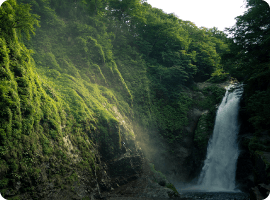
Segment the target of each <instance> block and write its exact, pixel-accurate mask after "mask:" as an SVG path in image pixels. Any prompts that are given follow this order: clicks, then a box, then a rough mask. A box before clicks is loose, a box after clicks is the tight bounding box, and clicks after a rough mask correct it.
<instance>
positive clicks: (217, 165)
mask: <svg viewBox="0 0 270 200" xmlns="http://www.w3.org/2000/svg"><path fill="white" fill-rule="evenodd" d="M234 87H235V86H234V85H230V86H229V87H228V88H226V94H225V96H224V97H223V99H222V102H221V104H220V106H219V107H218V111H217V114H216V120H215V126H214V131H213V135H212V138H211V139H210V140H209V143H208V147H207V156H206V159H205V161H204V166H203V168H202V172H201V174H200V177H199V180H198V185H199V187H200V188H201V189H202V190H207V191H235V171H236V162H237V158H238V155H239V150H238V144H237V134H238V130H239V125H238V109H239V101H240V97H241V95H242V90H243V89H242V85H240V86H239V85H238V86H237V87H235V88H234ZM233 88H234V91H233V92H230V91H229V90H230V89H233Z"/></svg>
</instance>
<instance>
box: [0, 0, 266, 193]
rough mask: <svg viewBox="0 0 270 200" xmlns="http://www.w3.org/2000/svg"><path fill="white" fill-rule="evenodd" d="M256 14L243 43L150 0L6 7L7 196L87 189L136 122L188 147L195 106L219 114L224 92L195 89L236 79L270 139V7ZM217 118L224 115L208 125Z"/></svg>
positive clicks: (2, 20)
mask: <svg viewBox="0 0 270 200" xmlns="http://www.w3.org/2000/svg"><path fill="white" fill-rule="evenodd" d="M248 6H249V10H248V12H246V13H245V14H244V15H243V16H240V17H238V22H237V24H236V25H235V27H234V28H232V29H231V33H232V34H233V35H234V39H233V40H232V39H228V38H227V36H226V35H225V34H224V33H223V32H221V31H218V30H217V29H216V28H211V29H207V28H203V27H201V28H198V27H196V25H195V24H193V23H192V22H189V21H183V20H181V19H178V18H177V17H176V16H174V15H173V14H166V13H164V12H163V11H162V10H160V9H157V8H152V7H151V5H149V4H147V2H145V1H140V0H122V1H118V0H18V3H16V1H15V0H8V1H6V2H5V3H4V4H3V5H2V6H1V8H0V25H1V27H0V28H1V32H0V46H1V48H0V65H1V66H0V67H1V68H0V70H1V72H0V79H1V80H0V81H1V82H0V98H1V99H0V105H1V109H2V111H1V113H0V118H1V119H0V137H1V138H0V176H1V181H0V189H1V193H2V194H4V195H6V196H8V197H15V196H16V195H17V194H19V193H23V192H29V193H31V195H32V196H33V197H34V196H35V194H34V193H35V191H36V190H35V185H37V184H41V183H43V182H44V178H42V177H41V176H40V174H42V173H43V171H45V173H46V174H48V176H47V177H46V181H48V182H54V183H55V185H56V186H57V187H64V185H68V184H69V183H71V182H72V181H74V180H76V177H77V173H78V172H79V170H85V171H87V172H88V173H90V174H92V175H93V173H92V172H93V171H94V170H96V167H95V162H96V160H95V159H96V158H95V153H96V150H97V149H98V150H99V151H100V152H102V154H103V159H104V160H106V159H111V158H115V157H117V155H119V152H120V151H121V142H122V140H123V139H124V138H125V137H131V138H132V137H134V133H133V131H132V128H131V127H132V126H131V122H130V121H131V120H132V121H133V122H134V123H133V129H134V130H140V131H143V132H153V130H154V131H156V132H157V133H159V134H156V135H159V136H160V137H163V138H165V140H166V141H167V142H168V143H170V144H172V143H175V142H176V141H179V140H181V135H182V134H183V130H184V127H185V126H186V125H187V124H188V117H187V113H188V111H189V109H190V108H191V107H192V106H194V105H195V106H196V105H197V104H198V106H199V107H200V108H202V109H210V107H211V106H210V105H213V104H217V103H218V102H219V101H220V99H219V98H220V96H221V93H222V92H224V91H223V90H220V89H218V88H216V87H211V88H208V89H205V90H204V91H202V92H203V93H205V94H207V93H209V92H210V91H211V92H213V93H214V95H213V96H211V97H207V98H206V99H205V100H204V101H202V102H200V103H198V102H194V100H193V99H192V95H190V94H189V91H191V90H192V88H193V86H194V83H195V82H203V81H206V80H208V81H210V82H214V83H216V82H221V81H224V80H226V79H228V77H229V73H230V74H232V75H233V76H235V77H237V78H239V79H241V78H242V80H244V81H245V82H246V83H247V85H246V90H245V91H246V101H247V110H248V112H249V113H250V116H251V117H250V122H252V124H253V125H254V128H255V130H258V131H263V130H269V120H268V121H267V119H269V118H270V114H269V110H270V109H269V103H268V102H269V99H270V97H269V73H270V69H269V51H268V46H269V28H270V26H269V7H267V6H265V4H264V2H263V1H255V0H249V1H248ZM258 24H259V26H258ZM208 90H209V91H208ZM214 114H215V109H214V108H213V109H211V110H210V114H209V115H208V116H209V119H207V120H209V121H211V122H213V119H214ZM212 125H213V124H211V123H210V124H209V127H212ZM209 129H210V128H209ZM150 130H151V131H150ZM197 135H198V140H200V137H201V135H200V133H197ZM124 136H125V137H124ZM67 141H70V142H71V144H72V145H71V146H73V147H74V149H75V150H74V149H73V150H72V151H71V149H70V148H71V147H70V148H67V147H66V145H65V144H66V143H67ZM70 156H71V157H72V156H73V157H72V158H71V157H70ZM74 157H75V158H78V159H74ZM55 160H58V162H55ZM71 160H73V161H71ZM44 162H46V163H48V165H50V166H51V167H52V168H53V169H55V170H49V169H48V168H46V167H44V166H43V165H42V163H44ZM71 166H72V167H71ZM41 172H42V173H41ZM63 177H64V178H63ZM18 181H20V182H21V186H20V187H19V188H18V189H15V188H16V183H17V182H18Z"/></svg>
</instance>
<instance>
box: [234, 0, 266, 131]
mask: <svg viewBox="0 0 270 200" xmlns="http://www.w3.org/2000/svg"><path fill="white" fill-rule="evenodd" d="M246 6H247V8H248V10H247V11H246V12H245V13H244V15H242V16H239V17H237V23H236V24H235V26H234V27H233V28H231V29H230V30H229V31H230V33H231V34H233V41H234V43H233V44H232V48H231V49H232V51H231V53H232V54H234V56H231V59H230V62H231V63H232V64H233V66H234V69H233V70H232V73H234V74H235V76H238V77H239V78H241V79H242V80H243V81H244V83H245V84H246V85H245V93H244V95H245V96H244V97H245V102H246V109H247V111H248V113H249V115H250V116H249V122H251V123H252V125H253V128H254V132H256V133H260V132H263V131H268V134H269V130H270V121H269V119H270V104H269V102H270V52H269V45H270V40H269V37H270V8H269V5H268V4H267V3H266V2H265V1H262V0H248V1H247V5H246Z"/></svg>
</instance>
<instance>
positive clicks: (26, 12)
mask: <svg viewBox="0 0 270 200" xmlns="http://www.w3.org/2000/svg"><path fill="white" fill-rule="evenodd" d="M30 11H31V6H30V5H28V4H17V3H16V1H15V0H8V1H5V2H4V3H3V4H2V6H1V8H0V24H1V36H4V37H5V38H6V39H7V38H10V37H12V38H13V37H14V31H15V29H16V31H17V33H18V34H19V36H20V35H21V32H24V33H25V35H26V37H27V39H30V33H32V34H35V25H37V26H39V21H38V19H39V17H38V15H35V14H31V13H30Z"/></svg>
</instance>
